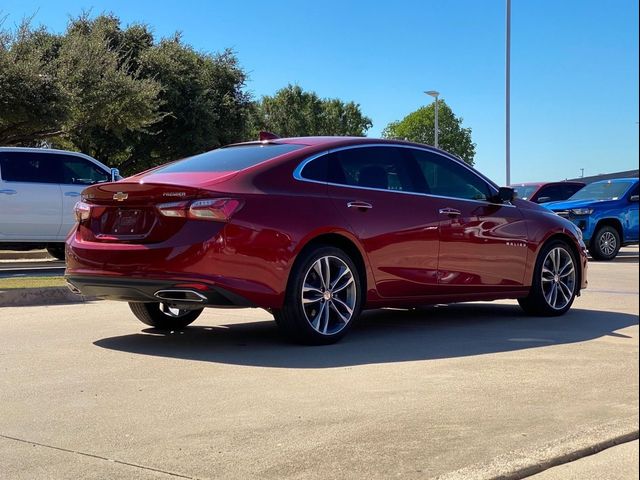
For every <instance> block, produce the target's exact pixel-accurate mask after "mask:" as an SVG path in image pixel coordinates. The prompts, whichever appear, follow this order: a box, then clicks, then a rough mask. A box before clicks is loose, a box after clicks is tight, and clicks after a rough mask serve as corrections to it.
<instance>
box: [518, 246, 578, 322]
mask: <svg viewBox="0 0 640 480" xmlns="http://www.w3.org/2000/svg"><path fill="white" fill-rule="evenodd" d="M556 249H560V251H561V252H562V253H561V257H562V260H561V261H563V262H564V261H565V260H566V261H568V260H569V259H570V260H571V262H572V265H573V277H572V278H573V281H572V282H571V281H570V280H571V276H570V275H571V273H569V277H565V276H564V274H565V273H566V272H567V271H569V270H568V269H567V270H562V268H561V267H558V268H559V270H560V272H562V273H561V275H557V276H556V275H555V274H553V275H550V273H551V272H550V271H549V269H548V268H547V267H549V266H552V265H554V263H553V262H554V261H553V259H551V258H550V254H551V252H552V251H556ZM558 263H560V261H558ZM543 267H544V268H545V273H544V277H545V279H544V281H543ZM567 268H568V267H567ZM578 269H579V264H578V260H577V258H576V256H575V254H574V253H573V250H572V249H571V247H569V245H568V244H567V243H566V242H564V241H562V240H553V241H551V242H549V243H548V244H546V245H545V246H543V247H542V249H541V250H540V253H539V254H538V258H537V259H536V266H535V269H534V272H533V280H532V282H531V290H530V291H529V295H528V296H527V297H525V298H520V299H518V303H519V304H520V306H521V307H522V309H523V310H524V311H525V312H526V313H528V314H529V315H538V316H543V317H555V316H559V315H563V314H564V313H566V312H567V310H569V309H570V308H571V305H573V301H574V300H575V298H576V294H577V293H578V289H579V288H580V277H579V270H578ZM561 280H562V283H561ZM554 285H555V288H556V290H557V292H556V298H557V299H558V300H562V301H563V302H562V303H556V304H555V306H554V305H552V303H554V301H553V298H554V297H553V294H552V289H553V288H554ZM565 286H566V288H565ZM548 296H549V297H550V298H548ZM567 299H568V300H567ZM564 301H566V304H563V303H564Z"/></svg>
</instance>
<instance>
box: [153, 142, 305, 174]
mask: <svg viewBox="0 0 640 480" xmlns="http://www.w3.org/2000/svg"><path fill="white" fill-rule="evenodd" d="M303 146H304V145H292V144H290V143H285V144H273V143H267V144H260V145H257V144H253V145H239V146H235V147H225V148H218V149H217V150H212V151H210V152H206V153H201V154H200V155H194V156H193V157H188V158H185V159H183V160H179V161H177V162H174V163H171V164H169V165H167V166H166V167H162V168H159V169H158V170H156V171H155V172H154V173H170V172H235V171H238V170H243V169H245V168H248V167H252V166H253V165H257V164H258V163H261V162H264V161H265V160H269V159H270V158H274V157H277V156H278V155H282V154H284V153H289V152H292V151H294V150H298V149H299V148H302V147H303Z"/></svg>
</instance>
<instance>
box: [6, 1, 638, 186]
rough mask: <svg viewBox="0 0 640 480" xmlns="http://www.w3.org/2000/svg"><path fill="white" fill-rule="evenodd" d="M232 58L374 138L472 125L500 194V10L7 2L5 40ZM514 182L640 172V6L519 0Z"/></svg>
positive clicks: (481, 163) (271, 85) (265, 90)
mask: <svg viewBox="0 0 640 480" xmlns="http://www.w3.org/2000/svg"><path fill="white" fill-rule="evenodd" d="M89 9H90V10H91V12H92V13H94V14H97V13H101V12H103V11H109V12H113V13H115V14H116V15H118V16H119V17H120V18H121V19H122V20H123V22H124V23H125V24H128V23H133V22H144V23H147V24H149V25H150V26H151V27H152V28H153V30H154V32H155V34H156V35H157V36H159V37H160V36H168V35H170V34H172V33H173V32H175V31H176V30H179V31H182V33H183V38H184V40H185V41H186V42H188V43H190V44H191V45H193V46H194V47H195V48H197V49H199V50H205V51H211V52H215V51H219V50H222V49H224V48H226V47H231V48H233V49H235V50H236V52H237V54H238V57H239V59H240V62H241V64H242V66H243V68H244V69H245V70H247V71H248V72H249V74H250V80H249V82H248V85H247V86H248V89H249V90H250V91H251V92H252V93H253V94H254V95H255V96H257V97H259V96H261V95H264V94H273V93H274V92H275V91H276V90H277V89H279V88H281V87H283V86H285V85H286V84H287V83H297V84H299V85H300V86H301V87H303V88H305V89H309V90H314V91H316V92H317V93H318V94H319V95H320V96H322V97H338V98H341V99H343V100H353V101H355V102H357V103H359V104H360V105H361V108H362V110H363V112H364V113H365V114H367V115H368V116H370V117H371V118H372V119H373V123H374V125H373V128H372V129H371V130H370V131H369V136H372V137H376V136H379V135H380V132H381V131H382V129H383V128H384V127H385V126H386V125H387V123H389V122H390V121H393V120H396V119H400V118H402V117H403V116H405V115H406V114H408V113H410V112H411V111H413V110H415V109H416V108H418V107H420V106H421V105H424V104H425V103H427V102H429V101H431V98H430V97H427V96H426V95H424V93H422V92H423V91H424V90H430V89H435V90H439V91H440V92H441V95H442V98H444V99H446V101H447V103H449V105H450V106H451V107H452V108H453V110H454V112H455V113H456V114H457V115H459V116H461V117H463V118H464V125H465V126H468V127H471V128H472V130H473V140H474V141H475V142H476V144H477V156H476V167H477V168H478V169H480V170H481V171H483V172H484V173H485V174H487V175H488V176H489V177H491V178H492V179H494V180H495V181H496V182H498V183H501V184H502V183H504V181H505V174H504V170H505V168H504V158H505V153H504V141H505V136H504V119H505V115H504V49H505V40H504V18H505V12H504V9H505V2H504V0H447V1H444V0H440V1H430V0H422V1H419V0H416V1H414V0H407V1H402V0H396V1H394V2H382V1H380V2H377V3H376V2H372V1H368V2H367V1H348V0H342V1H334V0H329V1H322V2H304V1H301V0H300V1H281V2H279V1H275V0H274V1H271V2H265V1H242V0H237V1H222V0H219V1H208V2H206V1H196V0H182V1H179V2H161V1H155V2H154V1H148V0H135V1H132V0H129V1H120V0H118V1H109V2H104V1H97V0H57V1H55V2H51V1H45V0H35V1H34V0H19V1H15V0H3V2H2V5H1V6H0V15H1V16H7V19H6V20H5V27H11V26H13V25H15V24H17V23H18V22H19V21H20V19H21V18H23V17H24V16H31V15H33V14H35V18H34V23H35V24H43V25H46V26H47V27H49V29H51V30H53V31H62V30H64V28H65V25H66V23H67V21H68V18H69V16H75V15H77V14H79V13H80V12H81V11H82V10H89ZM511 88H512V113H511V122H512V123H511V131H512V135H511V142H512V149H511V158H512V180H513V181H515V182H521V181H536V180H558V179H565V178H572V177H577V176H579V175H580V169H581V168H584V172H585V175H594V174H598V173H604V172H611V171H618V170H628V169H632V168H638V123H637V122H638V2H637V1H635V0H609V1H607V2H602V1H596V0H563V1H557V0H556V1H552V0H535V1H531V0H529V1H526V0H513V6H512V87H511Z"/></svg>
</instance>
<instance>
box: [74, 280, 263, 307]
mask: <svg viewBox="0 0 640 480" xmlns="http://www.w3.org/2000/svg"><path fill="white" fill-rule="evenodd" d="M65 279H66V281H67V284H68V286H69V288H70V289H71V291H73V292H74V293H78V294H82V295H86V296H89V297H98V298H104V299H108V300H120V301H126V302H160V301H164V302H166V303H169V304H171V305H180V306H189V307H192V308H197V307H255V306H256V305H255V304H253V303H252V302H251V301H250V300H248V299H246V298H244V297H242V296H240V295H237V294H235V293H233V292H230V291H229V290H226V289H224V288H222V287H219V286H212V285H207V284H205V283H202V282H185V281H170V280H161V279H140V278H121V277H108V276H99V277H97V276H90V275H65Z"/></svg>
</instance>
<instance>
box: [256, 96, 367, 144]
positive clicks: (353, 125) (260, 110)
mask: <svg viewBox="0 0 640 480" xmlns="http://www.w3.org/2000/svg"><path fill="white" fill-rule="evenodd" d="M371 125H372V124H371V119H370V118H368V117H366V116H364V115H363V114H362V112H361V111H360V106H359V105H358V104H356V103H354V102H348V103H345V102H343V101H341V100H338V99H322V98H320V97H318V95H317V94H316V93H315V92H307V91H304V90H303V89H302V88H300V87H299V86H298V85H287V86H286V87H284V88H282V89H280V90H278V91H277V92H276V93H275V95H274V96H272V97H271V96H265V97H263V98H262V100H260V101H259V102H257V103H256V104H255V105H254V109H253V115H252V133H253V134H254V135H255V134H257V132H258V131H259V130H267V131H270V132H274V133H276V134H278V135H280V136H283V137H296V136H305V135H351V136H364V134H365V133H366V131H367V130H368V129H369V128H371Z"/></svg>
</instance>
